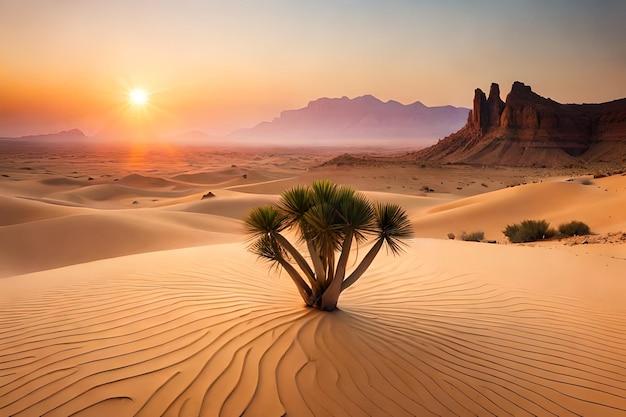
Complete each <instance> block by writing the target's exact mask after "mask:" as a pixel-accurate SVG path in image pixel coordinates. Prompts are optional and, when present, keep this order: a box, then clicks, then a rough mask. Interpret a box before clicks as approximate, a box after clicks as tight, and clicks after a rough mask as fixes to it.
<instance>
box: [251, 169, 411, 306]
mask: <svg viewBox="0 0 626 417" xmlns="http://www.w3.org/2000/svg"><path fill="white" fill-rule="evenodd" d="M245 223H246V231H247V233H248V234H249V235H250V237H251V239H252V240H253V242H252V243H251V244H250V247H249V249H250V251H252V252H253V253H255V254H256V255H258V256H259V257H261V258H262V259H265V260H267V261H269V262H271V263H273V264H274V265H276V266H279V267H282V268H283V269H284V270H285V271H286V272H287V274H288V275H289V276H290V278H291V279H292V280H293V282H294V284H295V285H296V287H297V289H298V292H299V293H300V295H301V297H302V299H303V301H304V303H305V304H306V305H307V306H312V307H316V308H319V309H321V310H326V311H331V310H334V309H335V308H336V307H337V300H338V299H339V296H340V295H341V292H342V291H344V290H345V289H346V288H348V287H350V286H351V285H352V284H354V283H355V282H356V281H357V280H358V279H359V278H360V277H361V276H362V275H363V273H364V272H365V271H366V270H367V268H368V267H369V266H370V265H371V263H372V261H373V260H374V258H375V257H376V255H377V254H378V253H379V251H380V249H381V248H382V247H383V246H385V245H386V246H387V248H388V249H389V250H390V251H391V253H392V254H394V255H397V254H399V253H400V252H401V251H402V245H403V243H404V242H402V240H403V239H407V238H410V237H411V236H412V235H413V231H412V229H411V224H410V222H409V220H408V218H407V216H406V213H405V211H404V210H403V209H402V208H401V207H400V206H398V205H396V204H390V203H385V204H382V203H378V204H372V203H371V202H370V201H369V200H368V199H367V198H366V197H365V196H364V195H363V194H361V193H358V192H356V191H355V190H354V189H353V188H351V187H348V186H345V185H337V184H333V183H332V182H330V181H327V180H325V181H315V182H314V183H313V184H312V185H311V186H310V187H307V186H295V187H293V188H290V189H288V190H286V191H284V192H283V193H282V194H281V196H280V199H279V201H278V203H277V204H276V205H271V206H263V207H257V208H255V209H253V210H252V211H251V212H250V213H249V214H248V217H247V218H246V221H245ZM287 230H289V231H291V232H293V233H295V234H296V236H298V238H299V241H300V243H301V244H304V245H306V248H307V251H308V256H309V258H310V262H311V265H310V264H309V262H308V261H307V260H306V258H305V257H304V256H303V255H302V254H301V253H300V252H299V251H298V250H297V249H296V247H295V246H294V245H293V244H291V242H289V240H288V239H287V238H286V237H285V236H284V235H283V232H284V231H287ZM370 236H374V238H375V241H374V245H373V246H372V248H371V249H370V250H369V252H368V253H367V254H366V255H365V257H364V258H363V259H362V260H361V262H360V263H359V264H358V265H357V266H356V268H355V269H354V270H353V271H352V272H351V273H350V274H349V275H347V268H348V260H349V257H350V254H351V249H352V246H353V244H354V243H356V244H361V243H363V242H365V241H367V239H368V237H370ZM337 254H339V257H338V258H337ZM294 263H295V265H294ZM296 266H297V267H298V268H299V270H298V269H297V268H296ZM346 275H347V277H346Z"/></svg>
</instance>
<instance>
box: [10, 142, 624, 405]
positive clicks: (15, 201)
mask: <svg viewBox="0 0 626 417" xmlns="http://www.w3.org/2000/svg"><path fill="white" fill-rule="evenodd" d="M18 151H19V150H18ZM16 152H17V151H16ZM47 152H51V150H48V151H47ZM63 152H65V153H63ZM63 152H61V155H60V157H59V158H58V162H55V163H56V164H57V165H54V163H53V162H50V161H52V160H53V159H52V158H48V157H47V156H48V155H45V156H41V157H36V155H35V154H33V155H35V156H33V161H34V162H33V163H30V164H29V165H28V167H27V168H28V169H23V167H22V166H21V165H20V164H17V165H15V166H11V165H10V161H14V160H15V161H18V160H19V158H17V157H16V156H15V155H12V154H11V155H9V154H7V155H4V156H0V159H2V160H3V163H4V164H5V165H7V166H8V167H9V168H8V169H7V171H6V172H7V174H4V175H3V176H2V177H0V416H5V415H6V416H39V415H47V416H69V415H74V416H93V415H116V416H119V417H123V416H132V415H136V416H159V415H163V416H213V415H216V416H217V415H223V416H240V415H248V416H259V415H260V416H281V415H289V416H327V415H329V416H330V415H332V416H367V415H376V416H385V415H389V416H414V415H418V416H431V415H432V416H475V415H480V416H483V415H493V416H506V415H515V416H518V415H541V416H543V415H556V416H568V415H571V416H580V415H584V416H622V415H626V395H625V394H624V393H625V392H626V308H624V303H623V299H624V294H626V280H625V279H624V270H625V265H626V264H625V262H626V244H624V243H620V242H621V241H620V240H616V241H615V242H613V243H610V244H609V243H602V244H588V245H583V244H578V245H574V246H570V244H567V243H560V242H556V241H555V242H543V243H537V244H532V246H531V245H526V246H524V245H487V244H478V243H469V242H461V241H458V240H457V241H449V240H447V238H446V234H447V233H448V232H453V233H455V234H458V233H460V231H462V230H466V231H468V232H471V231H475V230H483V231H485V234H486V238H488V239H498V240H504V239H503V235H502V234H501V231H502V229H503V228H504V227H505V226H506V224H508V223H513V222H517V221H520V220H523V219H525V218H545V219H547V220H549V221H550V222H552V224H553V225H555V226H556V225H557V224H558V223H560V222H564V221H569V220H574V219H576V220H582V221H584V222H586V223H587V224H589V225H590V226H591V228H592V230H593V231H595V232H598V233H609V232H618V231H620V230H621V231H625V230H626V214H625V213H626V211H624V209H623V208H624V207H625V206H626V176H622V175H615V176H612V177H608V178H600V179H593V180H591V179H590V178H589V177H588V176H587V177H584V178H583V177H580V178H574V179H573V180H572V181H566V179H568V178H569V174H567V175H562V174H563V173H559V174H560V177H559V178H557V179H555V175H553V174H550V175H547V174H546V173H544V172H543V171H541V172H539V173H538V174H537V172H536V171H528V172H527V173H526V174H524V173H520V172H516V171H506V170H498V169H493V170H489V169H476V168H472V167H467V166H461V167H439V168H437V167H435V168H431V167H422V166H412V165H410V164H405V165H391V166H389V167H384V166H383V167H378V166H376V165H371V166H370V165H368V166H363V167H360V166H353V167H349V168H346V167H338V166H330V167H320V166H319V165H320V164H319V162H320V161H319V160H318V159H319V158H320V157H321V156H320V155H321V154H314V155H305V156H301V157H297V156H296V155H294V154H293V153H276V154H274V153H272V154H259V155H257V154H254V153H253V154H251V155H244V154H236V153H222V154H216V153H213V152H209V151H206V152H204V153H202V152H199V151H198V150H196V149H193V150H186V152H187V153H181V154H180V155H179V156H180V158H179V159H176V160H173V159H171V155H172V153H171V152H170V151H169V150H168V152H165V151H163V152H162V153H158V154H157V155H156V157H158V158H156V159H155V160H153V161H151V160H149V154H146V155H144V156H145V158H144V159H145V160H143V159H142V161H143V162H142V164H145V165H142V164H139V163H136V164H131V165H132V169H131V168H128V167H126V162H125V161H126V159H125V158H120V156H119V155H118V154H116V153H113V154H111V153H110V152H108V151H106V150H103V151H101V152H100V151H99V152H100V153H97V154H96V155H95V156H94V155H92V156H91V158H92V159H93V160H91V159H89V158H90V157H89V156H84V155H82V154H81V155H80V158H78V159H80V161H81V163H80V165H79V166H76V161H77V158H73V157H72V158H70V157H65V156H64V155H66V154H67V155H74V152H75V150H74V149H65V150H63ZM181 152H182V151H181ZM120 155H125V154H120ZM118 160H119V161H122V162H123V163H122V162H120V163H117V164H116V163H115V161H118ZM55 161H57V160H55ZM103 161H109V162H106V163H105V162H103ZM313 165H315V167H314V166H313ZM138 167H143V169H141V170H137V168H138ZM78 171H80V172H81V174H77V172H78ZM85 172H87V173H89V174H84V173H85ZM244 173H245V174H246V178H244V177H243V174H244ZM78 175H81V176H82V177H81V179H76V178H73V177H72V176H78ZM87 175H93V176H92V177H91V178H92V180H89V179H88V178H89V177H87ZM523 175H529V177H528V178H532V180H531V181H528V182H533V181H536V182H538V181H543V182H541V183H536V184H528V185H522V186H516V187H513V188H504V187H505V184H511V183H519V182H527V178H520V177H521V176H523ZM536 175H537V176H541V175H544V176H543V177H541V178H539V177H537V176H536ZM116 178H120V179H119V180H118V181H115V179H116ZM322 178H330V179H332V180H335V181H338V182H342V183H348V184H351V185H353V186H354V187H356V188H357V189H359V190H362V191H364V192H365V193H366V194H367V195H368V196H369V197H370V198H371V199H372V200H377V201H392V202H396V203H398V204H400V205H402V206H403V207H405V208H406V210H407V212H408V213H409V215H410V218H411V220H412V222H413V224H414V229H415V232H416V234H417V236H419V238H416V239H414V240H412V241H410V242H409V246H408V247H407V253H406V254H404V255H403V256H402V257H400V258H393V257H391V256H389V257H386V256H385V254H384V253H383V254H381V255H380V256H379V258H377V259H376V261H375V262H374V264H373V265H372V267H371V268H370V269H369V270H368V272H367V273H366V274H365V275H364V276H363V278H362V279H361V280H360V281H359V282H358V283H357V284H356V285H354V286H353V287H351V288H350V289H349V290H348V291H346V293H345V294H343V295H342V297H341V298H340V300H339V308H340V310H338V311H336V312H333V313H323V312H318V311H316V310H312V309H308V308H305V307H303V306H302V304H301V300H300V299H299V297H298V295H297V293H296V291H295V290H294V288H293V284H292V283H291V281H290V280H289V279H288V277H287V276H286V275H285V274H282V275H281V274H279V273H278V272H276V271H272V272H268V268H267V266H266V265H265V264H263V263H262V262H260V261H258V260H257V259H256V258H255V257H254V256H252V255H251V254H250V253H248V252H247V251H246V248H245V236H244V235H243V233H242V231H243V227H242V221H241V219H242V218H243V217H244V216H245V214H246V213H247V212H248V210H250V208H252V207H254V206H258V205H261V204H268V203H271V202H274V201H276V199H277V198H278V194H279V193H280V192H281V191H282V190H284V189H285V188H286V187H288V186H290V185H294V184H310V183H311V181H313V180H314V179H322ZM590 181H591V184H589V182H590ZM584 184H588V185H584ZM424 185H431V186H432V187H433V188H435V189H436V191H437V192H434V193H431V192H429V193H425V192H423V190H422V188H423V186H424ZM208 191H211V192H213V193H214V195H215V197H213V198H207V199H203V200H201V196H202V195H203V194H205V193H206V192H208ZM429 237H437V238H439V239H430V238H429ZM366 251H367V248H364V247H361V248H359V250H358V251H356V250H355V254H358V256H364V253H365V252H366Z"/></svg>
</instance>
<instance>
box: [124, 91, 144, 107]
mask: <svg viewBox="0 0 626 417" xmlns="http://www.w3.org/2000/svg"><path fill="white" fill-rule="evenodd" d="M128 101H129V103H130V104H132V105H134V106H145V105H146V104H148V93H146V91H145V90H143V89H141V88H134V89H132V90H131V91H130V92H129V93H128Z"/></svg>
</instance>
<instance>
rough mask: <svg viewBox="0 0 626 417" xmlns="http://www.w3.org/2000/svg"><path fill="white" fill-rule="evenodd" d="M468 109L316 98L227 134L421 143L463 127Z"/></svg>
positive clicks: (282, 140) (261, 139) (264, 139)
mask: <svg viewBox="0 0 626 417" xmlns="http://www.w3.org/2000/svg"><path fill="white" fill-rule="evenodd" d="M468 112H469V109H466V108H459V107H452V106H441V107H427V106H425V105H423V104H422V103H420V102H419V101H418V102H415V103H413V104H409V105H404V104H401V103H398V102H397V101H393V100H392V101H387V102H383V101H381V100H379V99H377V98H376V97H373V96H370V95H366V96H361V97H357V98H354V99H349V98H347V97H342V98H320V99H318V100H315V101H312V102H310V103H309V104H308V105H307V106H306V107H304V108H301V109H297V110H286V111H283V112H282V113H281V114H280V116H279V117H277V118H275V119H274V120H273V121H271V122H263V123H260V124H258V125H257V126H255V127H253V128H249V129H240V130H237V131H235V132H233V133H232V134H230V135H229V137H230V138H234V139H243V140H253V141H255V142H272V143H277V144H285V143H289V144H298V143H302V144H310V141H311V140H315V141H316V143H319V144H337V143H338V142H342V143H375V142H374V141H377V140H378V141H380V140H385V141H388V142H398V143H400V142H402V143H405V144H408V145H412V146H415V145H418V146H427V145H429V144H431V143H433V142H434V140H436V139H437V138H440V137H443V136H445V135H448V134H450V133H451V132H454V131H455V130H457V129H459V128H460V127H461V126H463V124H464V123H465V121H466V120H467V114H468ZM376 144H377V145H378V144H381V143H380V142H377V143H376Z"/></svg>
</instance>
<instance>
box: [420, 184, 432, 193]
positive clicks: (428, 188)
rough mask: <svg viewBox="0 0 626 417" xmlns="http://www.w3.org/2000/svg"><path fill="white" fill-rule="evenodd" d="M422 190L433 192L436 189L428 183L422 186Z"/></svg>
mask: <svg viewBox="0 0 626 417" xmlns="http://www.w3.org/2000/svg"><path fill="white" fill-rule="evenodd" d="M422 191H424V192H425V193H432V192H434V191H435V190H433V189H432V188H430V187H429V186H428V185H424V186H423V187H422Z"/></svg>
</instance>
